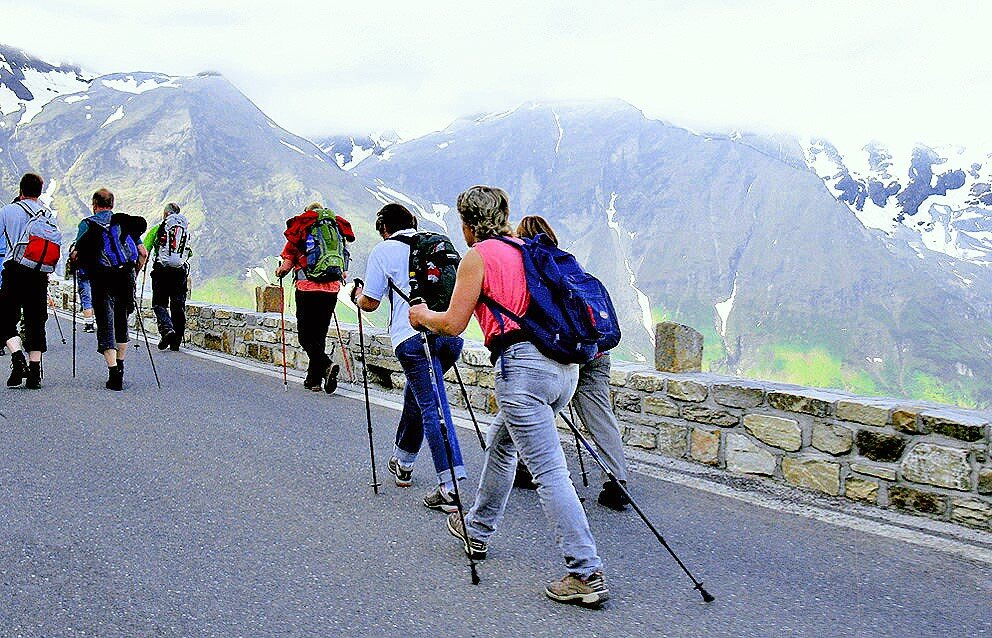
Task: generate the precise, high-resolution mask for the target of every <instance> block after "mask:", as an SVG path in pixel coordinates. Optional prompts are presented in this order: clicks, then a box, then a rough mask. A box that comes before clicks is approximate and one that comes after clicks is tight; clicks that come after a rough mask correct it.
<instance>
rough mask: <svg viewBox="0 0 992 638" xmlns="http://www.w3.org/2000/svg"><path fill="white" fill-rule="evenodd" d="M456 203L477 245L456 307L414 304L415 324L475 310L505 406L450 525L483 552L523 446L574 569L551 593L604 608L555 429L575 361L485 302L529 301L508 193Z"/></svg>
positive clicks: (459, 323)
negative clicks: (471, 491) (551, 351)
mask: <svg viewBox="0 0 992 638" xmlns="http://www.w3.org/2000/svg"><path fill="white" fill-rule="evenodd" d="M457 207H458V213H459V215H460V216H461V218H462V233H463V235H464V237H465V242H466V243H467V244H468V245H469V246H470V250H469V251H468V252H467V253H466V254H465V258H464V259H463V260H462V263H461V265H460V266H459V268H458V276H457V279H456V281H455V289H454V293H453V294H452V298H451V304H450V305H449V307H448V310H447V311H445V312H435V311H431V310H429V309H428V308H427V306H426V305H423V304H420V305H416V306H413V307H412V308H411V309H410V323H411V324H412V325H413V326H414V327H416V328H421V329H427V330H431V331H433V332H435V333H437V334H441V335H458V334H461V333H462V332H463V331H464V330H465V328H466V327H467V326H468V322H469V319H470V318H471V317H472V315H473V313H474V314H475V317H476V318H477V319H478V320H479V324H480V326H481V327H482V331H483V334H484V336H485V344H486V347H487V348H488V349H489V351H490V353H491V360H492V362H493V364H494V365H495V373H496V375H495V376H496V400H497V403H498V404H499V407H500V413H499V415H497V418H496V420H495V422H494V423H493V427H492V428H491V429H490V431H489V445H488V447H487V450H486V457H485V462H484V464H483V468H482V475H481V477H480V480H479V490H478V492H477V494H476V499H475V504H474V505H473V506H472V508H471V510H470V511H469V512H468V514H466V515H465V525H464V527H463V526H462V523H461V519H460V518H459V516H458V514H451V515H449V517H448V523H447V525H448V531H449V532H450V533H451V534H452V535H454V536H456V537H457V538H459V539H460V540H461V541H462V544H463V547H464V549H465V552H466V553H467V554H469V555H471V556H472V557H474V558H478V559H482V558H485V556H486V553H487V551H488V543H489V539H490V538H491V537H492V535H493V533H494V532H495V531H496V527H497V525H498V524H499V521H500V519H501V518H502V516H503V512H504V510H505V508H506V502H507V499H508V498H509V495H510V492H511V490H512V488H513V476H514V472H515V469H516V464H517V455H518V453H519V455H520V457H521V458H522V459H523V461H524V464H525V465H526V466H527V468H528V469H529V470H530V471H531V474H532V475H533V476H534V481H535V482H536V483H537V494H538V498H539V499H540V502H541V508H542V509H543V510H544V514H545V516H546V517H547V518H548V522H549V523H550V524H551V527H552V529H553V530H554V535H555V540H556V542H557V544H558V545H559V548H560V549H561V551H562V554H563V557H564V560H565V566H566V569H567V572H568V573H567V574H566V575H565V576H564V577H563V578H562V579H561V580H558V581H556V582H553V583H551V584H549V585H548V586H547V587H546V588H545V594H546V595H547V596H548V597H549V598H551V599H552V600H555V601H558V602H563V603H573V604H580V605H590V606H592V605H598V604H599V603H601V602H603V601H604V600H606V599H607V598H608V597H609V590H608V589H607V588H606V583H605V581H604V580H603V572H602V561H601V560H600V558H599V555H598V554H597V551H596V541H595V540H594V539H593V537H592V532H591V531H590V530H589V522H588V521H587V520H586V515H585V511H584V510H583V509H582V505H581V504H580V503H579V497H578V495H577V494H576V493H575V487H574V486H573V485H572V481H571V479H570V478H569V473H568V467H567V466H566V464H565V454H564V452H563V451H562V448H561V441H560V439H559V438H558V430H557V428H556V427H555V414H557V413H558V412H559V411H561V409H562V408H564V407H565V405H566V404H567V403H568V400H569V399H570V398H571V397H572V394H573V393H574V392H575V386H576V382H577V380H578V366H577V365H575V364H562V363H558V362H557V361H553V360H552V359H549V358H548V357H546V356H544V355H543V354H542V353H541V352H540V351H539V350H538V349H537V348H536V347H535V346H534V344H533V343H531V342H530V341H529V340H528V335H527V334H526V333H525V332H524V331H523V330H522V329H521V327H520V326H519V325H518V324H517V323H516V322H514V321H513V320H512V319H510V318H508V317H507V318H502V319H501V318H499V317H497V316H496V315H494V314H493V312H492V311H491V310H490V309H489V307H488V306H487V305H486V300H492V301H495V302H496V303H498V304H500V305H501V306H503V307H504V308H506V309H507V310H509V311H510V312H512V313H514V314H516V315H517V316H520V315H522V314H523V313H524V312H525V311H526V309H527V305H528V303H529V301H530V296H529V294H528V291H527V278H526V273H525V271H524V265H523V257H522V255H521V251H520V250H519V248H517V246H515V245H514V244H519V243H520V240H519V239H515V238H513V231H512V230H511V229H510V226H509V223H508V222H509V215H510V206H509V197H508V196H507V194H506V193H505V192H504V191H503V190H501V189H499V188H493V187H489V186H473V187H472V188H470V189H468V190H467V191H465V192H464V193H462V194H461V195H459V196H458V202H457ZM501 324H502V325H501ZM497 363H498V365H496V364H497Z"/></svg>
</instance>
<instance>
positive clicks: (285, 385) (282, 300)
mask: <svg viewBox="0 0 992 638" xmlns="http://www.w3.org/2000/svg"><path fill="white" fill-rule="evenodd" d="M279 316H280V318H281V319H282V389H283V390H286V391H288V390H289V372H288V371H287V370H286V291H285V289H284V288H283V287H282V277H280V278H279Z"/></svg>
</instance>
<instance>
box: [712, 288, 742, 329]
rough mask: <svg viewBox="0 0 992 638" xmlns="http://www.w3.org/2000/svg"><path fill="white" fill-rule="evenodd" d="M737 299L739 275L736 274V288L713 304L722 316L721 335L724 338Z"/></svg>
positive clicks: (717, 312)
mask: <svg viewBox="0 0 992 638" xmlns="http://www.w3.org/2000/svg"><path fill="white" fill-rule="evenodd" d="M735 299H737V275H734V290H733V292H731V293H730V297H728V298H727V299H725V300H723V301H721V302H719V303H716V304H714V305H713V307H714V308H716V314H717V315H719V316H720V336H721V337H724V338H726V337H727V319H728V318H729V317H730V311H731V310H733V309H734V300H735Z"/></svg>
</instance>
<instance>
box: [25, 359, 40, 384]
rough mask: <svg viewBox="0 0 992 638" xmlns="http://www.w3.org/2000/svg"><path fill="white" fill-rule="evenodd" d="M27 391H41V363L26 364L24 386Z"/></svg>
mask: <svg viewBox="0 0 992 638" xmlns="http://www.w3.org/2000/svg"><path fill="white" fill-rule="evenodd" d="M25 387H27V388H28V389H29V390H40V389H41V362H40V361H32V362H30V363H28V382H27V384H25Z"/></svg>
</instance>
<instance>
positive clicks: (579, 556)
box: [465, 342, 603, 578]
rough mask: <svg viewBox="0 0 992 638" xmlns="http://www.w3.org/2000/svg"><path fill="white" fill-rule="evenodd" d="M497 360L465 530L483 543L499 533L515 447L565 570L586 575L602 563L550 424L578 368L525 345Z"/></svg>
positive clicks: (564, 401) (569, 392)
mask: <svg viewBox="0 0 992 638" xmlns="http://www.w3.org/2000/svg"><path fill="white" fill-rule="evenodd" d="M500 359H501V361H498V362H497V364H496V367H495V372H496V400H497V401H498V402H499V407H500V412H499V414H498V415H497V416H496V419H495V421H494V422H493V425H492V427H491V428H490V429H489V444H488V447H487V450H486V458H485V462H484V463H483V466H482V476H481V477H480V478H479V491H478V493H477V494H476V497H475V504H474V505H473V506H472V509H471V510H470V511H469V513H468V514H467V515H466V516H465V524H466V526H467V527H468V530H469V535H470V536H471V537H472V538H476V539H478V540H481V541H485V542H488V541H489V538H490V537H491V536H492V535H493V532H495V531H496V526H497V525H498V524H499V521H500V519H501V518H502V517H503V511H504V510H505V509H506V501H507V499H508V498H509V496H510V490H511V489H513V475H514V473H515V472H516V468H517V453H518V452H519V454H520V458H521V460H522V461H523V463H524V465H526V466H527V469H528V470H530V473H531V475H533V477H534V482H535V483H536V484H537V496H538V499H539V500H540V502H541V509H542V510H544V515H545V516H546V517H547V519H548V522H549V523H550V524H551V527H552V529H553V530H554V535H555V543H556V544H557V545H558V547H559V548H560V549H561V551H562V555H563V556H564V558H565V566H566V568H567V569H568V572H569V573H570V574H576V575H577V576H580V577H582V578H588V577H589V576H590V575H591V574H592V573H593V572H596V571H599V570H600V569H602V566H603V562H602V561H601V560H600V558H599V555H598V554H597V553H596V541H595V539H593V537H592V532H591V531H590V530H589V521H587V520H586V513H585V510H583V509H582V504H581V503H579V497H578V495H577V494H576V493H575V487H574V486H573V485H572V480H571V478H570V477H569V473H568V466H567V465H566V464H565V453H564V452H563V451H562V449H561V440H560V439H559V438H558V430H557V428H556V427H555V415H556V414H557V413H558V412H560V411H561V410H562V408H564V407H565V405H567V404H568V400H569V399H570V398H572V394H573V393H574V392H575V386H576V383H577V382H578V375H579V368H578V366H577V365H574V364H573V365H565V364H561V363H558V362H556V361H552V360H551V359H548V358H547V357H545V356H544V355H543V354H541V353H540V352H539V351H538V349H537V348H535V347H534V345H533V344H530V343H527V342H524V343H517V344H514V345H512V346H510V347H509V348H507V349H506V350H505V351H504V352H503V354H502V355H501V356H500Z"/></svg>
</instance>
